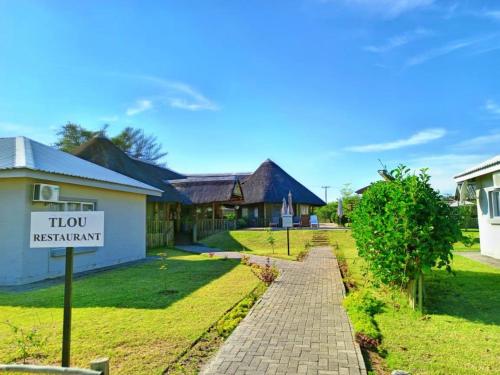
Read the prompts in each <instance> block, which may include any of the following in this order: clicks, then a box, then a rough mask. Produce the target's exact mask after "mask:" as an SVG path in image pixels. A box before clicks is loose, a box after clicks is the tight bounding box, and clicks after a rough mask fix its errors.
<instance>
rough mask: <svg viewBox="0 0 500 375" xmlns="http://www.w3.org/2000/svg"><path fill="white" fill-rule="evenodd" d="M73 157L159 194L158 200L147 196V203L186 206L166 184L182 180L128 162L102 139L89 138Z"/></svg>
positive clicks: (153, 167) (170, 173)
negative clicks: (149, 187) (181, 204)
mask: <svg viewBox="0 0 500 375" xmlns="http://www.w3.org/2000/svg"><path fill="white" fill-rule="evenodd" d="M73 154H74V155H76V156H78V157H80V158H82V159H85V160H88V161H90V162H92V163H95V164H98V165H100V166H102V167H105V168H108V169H111V170H113V171H115V172H118V173H121V174H123V175H125V176H129V177H131V178H133V179H135V180H139V181H142V182H144V183H146V184H148V185H151V186H154V187H156V188H158V189H161V190H163V194H162V196H161V197H153V196H148V200H149V201H164V202H179V203H184V204H189V203H190V202H189V199H188V198H187V197H186V196H184V195H183V194H182V193H181V192H179V191H177V190H176V189H175V188H174V187H173V186H172V185H170V184H169V183H168V182H167V180H172V179H179V178H185V177H186V176H184V175H182V174H180V173H177V172H174V171H172V170H171V169H168V168H164V167H160V166H158V165H154V164H152V163H148V162H145V161H141V160H138V159H135V158H132V157H130V156H128V155H127V154H126V153H125V152H123V151H122V150H120V149H119V148H118V147H116V146H115V145H114V144H113V142H111V141H110V140H109V139H107V138H106V137H101V136H97V137H94V138H92V139H91V140H89V141H88V142H86V143H84V144H83V145H81V146H80V147H79V148H78V149H76V150H75V151H74V152H73Z"/></svg>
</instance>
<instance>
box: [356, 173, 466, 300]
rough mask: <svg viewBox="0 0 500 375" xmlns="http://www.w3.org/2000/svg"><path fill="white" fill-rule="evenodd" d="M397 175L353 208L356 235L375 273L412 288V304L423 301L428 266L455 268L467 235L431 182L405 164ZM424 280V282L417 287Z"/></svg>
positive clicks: (385, 280)
mask: <svg viewBox="0 0 500 375" xmlns="http://www.w3.org/2000/svg"><path fill="white" fill-rule="evenodd" d="M391 175H392V176H393V177H394V179H393V180H392V181H380V182H377V183H375V184H373V185H372V186H370V188H369V189H368V190H367V191H366V192H365V193H364V194H363V198H362V199H361V201H360V202H359V204H358V205H357V206H356V208H355V210H354V212H353V227H352V229H353V236H354V238H355V240H356V245H357V247H358V251H359V255H360V256H361V257H362V258H364V259H366V260H367V262H368V266H369V268H370V270H371V272H372V273H373V275H374V277H375V278H376V279H378V280H380V281H381V282H383V283H385V284H389V285H400V286H404V287H406V288H407V291H408V295H409V298H410V304H411V305H412V307H415V301H416V298H417V292H418V305H419V308H420V309H422V304H423V302H422V301H423V272H424V271H427V270H429V269H430V268H431V267H437V268H443V267H444V268H446V270H447V271H451V267H450V263H451V259H452V249H453V243H454V242H456V241H458V240H460V239H461V237H462V235H461V232H460V228H459V225H458V221H457V218H456V215H453V212H452V210H451V208H450V207H449V206H448V205H447V204H446V202H444V201H443V200H442V199H441V198H440V196H439V193H438V192H437V191H435V190H434V189H433V188H432V187H431V185H430V182H429V179H430V176H429V175H428V174H427V172H426V170H425V169H423V170H421V171H420V173H418V174H412V173H410V170H409V169H408V168H406V167H404V166H400V167H398V168H397V169H395V170H394V171H392V172H391ZM417 281H418V287H417Z"/></svg>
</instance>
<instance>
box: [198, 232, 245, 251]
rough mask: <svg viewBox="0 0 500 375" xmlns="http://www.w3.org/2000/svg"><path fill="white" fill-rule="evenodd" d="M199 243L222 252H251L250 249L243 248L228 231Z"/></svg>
mask: <svg viewBox="0 0 500 375" xmlns="http://www.w3.org/2000/svg"><path fill="white" fill-rule="evenodd" d="M201 242H202V243H203V244H205V245H206V246H208V247H213V248H218V249H221V250H224V251H243V250H247V251H251V249H247V248H245V247H244V246H243V245H242V243H241V242H239V241H238V240H237V239H236V238H234V236H233V235H232V234H231V232H229V231H226V232H220V233H216V234H213V235H211V236H209V237H207V238H205V239H203V240H202V241H201Z"/></svg>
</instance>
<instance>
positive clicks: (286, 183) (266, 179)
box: [241, 159, 325, 206]
mask: <svg viewBox="0 0 500 375" xmlns="http://www.w3.org/2000/svg"><path fill="white" fill-rule="evenodd" d="M241 186H242V188H243V196H244V197H245V203H246V204H252V203H281V202H283V198H286V197H288V192H289V191H291V192H292V196H293V202H294V203H301V204H309V205H312V206H323V205H325V202H323V200H322V199H320V198H319V197H318V196H317V195H316V194H314V193H313V192H311V191H310V190H309V189H307V188H306V187H305V186H304V185H302V184H301V183H300V182H298V181H297V180H296V179H294V178H293V177H292V176H290V175H289V174H288V173H286V172H285V171H284V170H283V169H282V168H281V167H280V166H279V165H277V164H276V163H275V162H273V161H272V160H270V159H267V160H266V161H265V162H264V163H262V164H261V165H260V167H259V168H257V170H256V171H255V172H254V173H252V174H251V175H250V176H248V177H246V178H244V179H243V180H242V185H241Z"/></svg>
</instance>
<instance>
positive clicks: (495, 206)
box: [490, 190, 500, 218]
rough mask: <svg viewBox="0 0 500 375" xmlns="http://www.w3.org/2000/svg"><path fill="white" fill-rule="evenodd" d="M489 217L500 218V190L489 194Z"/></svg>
mask: <svg viewBox="0 0 500 375" xmlns="http://www.w3.org/2000/svg"><path fill="white" fill-rule="evenodd" d="M490 205H491V206H490V207H491V211H490V212H491V217H492V218H500V190H494V191H492V192H490Z"/></svg>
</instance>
